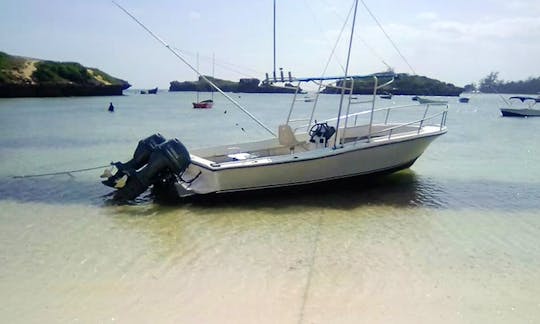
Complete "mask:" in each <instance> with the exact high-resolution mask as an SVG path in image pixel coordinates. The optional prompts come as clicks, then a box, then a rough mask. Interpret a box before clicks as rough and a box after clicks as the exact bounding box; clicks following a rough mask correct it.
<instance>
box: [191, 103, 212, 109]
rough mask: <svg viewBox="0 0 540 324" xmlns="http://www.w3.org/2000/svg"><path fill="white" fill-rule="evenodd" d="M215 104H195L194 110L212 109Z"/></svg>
mask: <svg viewBox="0 0 540 324" xmlns="http://www.w3.org/2000/svg"><path fill="white" fill-rule="evenodd" d="M213 105H214V104H213V103H210V102H194V103H193V108H195V109H210V108H212V107H213Z"/></svg>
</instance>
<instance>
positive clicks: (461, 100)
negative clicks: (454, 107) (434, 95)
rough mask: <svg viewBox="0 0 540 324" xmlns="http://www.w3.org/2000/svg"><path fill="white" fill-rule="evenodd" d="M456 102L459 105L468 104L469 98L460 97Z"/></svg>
mask: <svg viewBox="0 0 540 324" xmlns="http://www.w3.org/2000/svg"><path fill="white" fill-rule="evenodd" d="M458 100H459V102H461V103H468V102H469V98H467V97H460V98H459V99H458Z"/></svg>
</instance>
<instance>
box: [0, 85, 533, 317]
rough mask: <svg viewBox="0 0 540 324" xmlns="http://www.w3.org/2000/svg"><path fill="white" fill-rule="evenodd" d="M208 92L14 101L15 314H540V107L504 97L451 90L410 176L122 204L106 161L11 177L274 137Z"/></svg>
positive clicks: (1, 255) (270, 103) (274, 110)
mask: <svg viewBox="0 0 540 324" xmlns="http://www.w3.org/2000/svg"><path fill="white" fill-rule="evenodd" d="M234 96H235V98H236V99H237V100H239V101H240V102H241V103H244V104H246V106H248V107H249V109H250V111H251V112H252V113H253V114H255V115H256V116H257V117H259V118H261V119H262V120H264V121H265V122H266V123H267V124H268V125H270V126H271V127H272V128H276V127H277V125H278V124H279V123H280V122H281V121H282V120H283V119H285V118H286V116H287V115H286V114H287V109H288V105H289V100H290V96H288V95H247V94H242V95H241V96H240V97H238V95H234ZM194 100H195V94H192V93H159V94H158V95H157V96H152V95H146V96H142V95H136V94H134V93H133V94H131V95H128V96H123V97H111V98H108V97H96V98H58V99H55V98H49V99H0V126H1V127H0V264H2V266H1V267H0V318H2V319H3V321H5V322H9V323H43V322H83V323H87V322H91V323H94V322H128V323H133V322H176V323H253V322H255V321H257V322H262V323H535V322H537V321H538V318H540V302H539V301H538V296H539V295H540V275H539V273H538V269H539V268H540V248H539V247H540V244H539V243H540V219H539V217H538V210H539V208H540V145H538V143H537V141H538V138H540V137H539V136H540V118H539V119H535V118H528V119H514V118H501V117H500V114H499V110H498V108H499V107H500V106H501V105H502V104H503V102H502V100H501V99H500V98H499V97H498V96H495V95H474V96H472V98H471V101H470V102H469V103H468V104H460V103H457V100H456V98H449V101H450V112H449V116H448V122H447V125H448V128H449V132H448V134H446V135H445V136H443V137H441V138H439V139H437V140H436V141H435V142H434V143H433V144H432V145H431V146H430V147H429V148H428V150H427V151H426V152H425V154H424V155H423V156H422V157H421V158H420V159H419V160H418V161H417V162H416V164H415V165H414V166H413V167H412V168H411V170H408V171H405V172H400V173H397V174H394V175H391V176H387V177H383V178H381V179H378V180H377V181H371V182H369V183H358V184H357V185H353V186H348V187H343V188H341V187H336V186H329V188H328V190H327V191H326V192H302V191H298V192H295V193H294V194H292V193H290V192H289V193H287V194H286V195H277V196H275V195H272V196H264V195H259V196H255V197H249V198H246V197H241V198H238V199H227V200H219V201H210V202H199V203H197V202H190V203H185V204H174V205H165V204H160V203H157V202H154V201H153V200H152V199H151V198H150V197H147V196H145V197H143V198H141V199H139V200H138V201H137V202H136V203H134V204H132V205H125V206H118V205H112V204H110V203H109V202H108V199H107V198H106V197H104V196H105V195H106V194H107V193H109V190H108V188H107V187H104V186H103V185H101V183H100V182H99V178H98V177H99V174H100V173H101V170H95V171H89V172H83V173H75V174H73V176H68V175H58V176H47V177H37V178H27V179H14V178H12V176H14V175H28V174H39V173H49V172H56V171H64V170H74V169H81V168H88V167H94V166H100V165H105V164H107V163H108V162H109V161H111V160H126V159H128V158H129V157H130V156H131V154H132V152H133V150H134V149H135V147H136V145H137V142H138V140H140V139H141V138H144V137H146V136H148V135H150V134H153V133H156V132H160V133H161V134H163V135H164V136H165V137H168V138H170V137H177V138H179V139H180V140H181V141H182V142H184V143H185V144H186V145H187V146H188V148H195V147H205V146H211V145H215V144H226V143H234V142H238V141H249V140H252V139H259V138H264V137H265V136H266V134H265V132H264V130H261V129H260V128H258V127H257V126H256V125H255V123H253V122H251V121H249V120H247V119H246V118H245V117H244V116H243V115H242V113H241V112H239V111H238V110H236V109H235V108H234V107H232V106H231V105H230V104H227V103H225V102H224V101H223V100H222V99H221V98H216V106H215V108H214V109H211V110H193V109H191V107H190V105H191V102H192V101H194ZM111 101H112V102H113V103H114V105H115V107H116V111H115V112H114V113H109V112H107V107H108V104H109V102H111ZM394 102H395V103H396V104H404V103H410V98H409V97H394ZM237 124H238V125H237ZM242 128H243V129H244V131H243V130H242Z"/></svg>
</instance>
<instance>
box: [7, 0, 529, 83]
mask: <svg viewBox="0 0 540 324" xmlns="http://www.w3.org/2000/svg"><path fill="white" fill-rule="evenodd" d="M117 1H118V3H120V4H121V5H122V6H124V7H125V8H126V9H127V10H129V11H130V12H131V13H132V14H133V15H134V16H136V17H137V18H138V19H139V20H140V21H141V22H142V23H143V24H145V25H146V26H147V27H148V28H149V29H150V30H151V31H152V32H153V33H155V34H156V35H158V36H159V37H160V38H162V39H163V40H164V41H165V42H166V43H167V44H169V46H170V47H171V48H173V49H175V50H176V51H178V53H180V54H181V55H182V57H184V58H185V59H186V60H187V61H188V62H189V63H190V64H192V65H193V66H194V67H197V66H198V67H199V70H200V71H201V73H203V74H206V75H214V76H215V77H217V78H223V79H229V80H238V79H239V78H244V77H256V78H259V79H263V78H264V75H265V73H271V72H272V70H273V1H272V0H229V1H217V0H197V1H194V0H191V1H187V0H155V1H147V0H145V1H142V0H117ZM363 2H364V3H365V4H366V5H367V7H368V8H369V9H370V11H371V13H372V14H373V15H374V16H375V17H376V19H377V21H378V22H379V23H380V25H381V26H382V28H383V30H384V31H385V32H386V34H387V35H389V37H390V38H391V40H392V42H393V43H394V44H395V45H396V47H397V48H398V49H399V51H400V52H401V54H402V56H403V57H404V58H405V60H406V61H405V60H404V59H403V58H402V57H401V55H400V54H399V53H398V52H397V51H396V49H395V48H394V46H392V43H391V42H390V41H389V40H388V38H387V37H386V36H385V34H384V33H383V31H381V29H380V28H379V26H378V24H377V23H376V22H375V21H374V19H373V18H372V17H371V15H370V14H369V13H368V12H367V10H366V8H365V7H364V5H363V4H362V2H360V4H359V7H358V14H357V18H356V28H355V32H354V38H353V46H352V56H351V63H350V74H360V75H365V74H369V73H373V72H380V71H384V70H386V69H388V67H391V68H393V69H394V71H396V72H399V73H409V74H413V72H414V73H416V74H419V75H425V76H428V77H432V78H436V79H439V80H441V81H444V82H449V83H454V84H455V85H458V86H463V85H465V84H469V83H471V82H476V83H478V81H479V80H480V79H482V78H483V77H485V76H486V75H488V74H489V73H490V72H492V71H497V72H499V78H500V79H502V80H506V81H516V80H524V79H527V78H529V77H538V76H540V59H539V58H540V41H539V40H540V1H538V0H506V1H503V0H453V1H436V0H431V1H430V0H408V1H398V0H377V1H375V0H363ZM276 3H277V4H276V8H277V11H276V15H277V18H276V20H277V26H276V62H277V67H282V68H283V70H284V71H286V72H288V71H291V73H292V74H293V76H296V77H313V76H320V75H322V74H323V72H324V71H325V66H326V64H327V62H328V61H329V58H330V56H331V53H332V49H333V48H334V47H335V46H336V51H335V55H333V56H332V59H331V60H330V64H329V65H328V68H327V69H326V73H325V75H340V74H342V67H343V66H345V62H346V44H347V41H348V38H349V35H350V24H351V19H349V20H348V23H347V24H346V25H345V26H346V28H343V26H344V24H345V21H346V18H347V16H348V14H349V12H350V11H351V8H352V6H353V1H352V0H287V1H284V0H277V1H276ZM341 30H344V32H343V34H342V37H341V38H340V41H338V39H339V37H338V36H339V35H340V31H341ZM335 44H337V45H335ZM0 51H3V52H6V53H8V54H11V55H19V56H26V57H33V58H39V59H46V60H53V61H69V62H79V63H81V64H83V65H85V66H87V67H94V68H98V69H100V70H102V71H104V72H106V73H108V74H110V75H112V76H114V77H118V78H120V79H124V80H126V81H128V82H129V83H131V84H132V86H133V88H137V89H138V88H153V87H156V86H159V87H160V88H162V89H167V88H168V86H169V83H170V81H173V80H178V81H184V80H196V79H197V76H196V74H195V73H194V72H193V71H192V70H190V69H189V68H188V67H187V66H186V65H185V64H184V63H182V62H181V61H180V60H179V59H178V58H177V57H175V56H174V55H173V54H172V53H171V52H169V51H168V50H167V48H166V47H165V46H163V45H161V44H160V43H159V42H157V41H156V40H155V39H153V38H152V37H151V36H150V35H148V33H147V32H146V31H144V29H143V28H141V27H140V26H139V25H137V23H135V22H134V21H133V20H132V19H131V18H130V17H129V16H127V15H126V14H125V13H124V12H122V11H121V10H120V9H119V8H118V7H116V6H115V5H114V4H113V3H112V2H111V1H109V0H93V1H87V0H47V1H44V0H1V1H0ZM197 58H198V59H197ZM411 68H412V69H411Z"/></svg>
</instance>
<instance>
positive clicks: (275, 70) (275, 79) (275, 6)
mask: <svg viewBox="0 0 540 324" xmlns="http://www.w3.org/2000/svg"><path fill="white" fill-rule="evenodd" d="M274 80H276V0H274Z"/></svg>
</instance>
